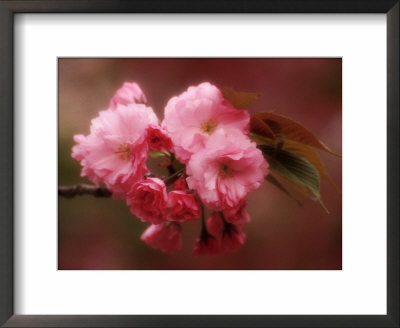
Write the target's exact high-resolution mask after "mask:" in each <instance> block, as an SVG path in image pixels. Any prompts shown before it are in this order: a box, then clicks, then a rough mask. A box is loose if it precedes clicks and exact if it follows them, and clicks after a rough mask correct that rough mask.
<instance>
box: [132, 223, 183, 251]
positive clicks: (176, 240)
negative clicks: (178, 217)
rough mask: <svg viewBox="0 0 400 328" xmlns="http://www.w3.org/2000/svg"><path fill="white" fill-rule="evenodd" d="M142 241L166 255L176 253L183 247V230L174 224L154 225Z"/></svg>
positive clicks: (143, 236)
mask: <svg viewBox="0 0 400 328" xmlns="http://www.w3.org/2000/svg"><path fill="white" fill-rule="evenodd" d="M140 239H141V240H143V241H144V242H145V243H146V244H148V245H150V246H151V247H152V248H154V249H158V250H160V251H163V252H166V253H172V252H175V251H177V250H178V249H180V248H181V246H182V236H181V228H180V226H179V224H177V223H174V222H164V223H160V224H152V225H150V226H149V227H148V228H147V229H146V230H145V232H143V234H142V236H141V237H140Z"/></svg>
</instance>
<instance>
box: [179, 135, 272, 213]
mask: <svg viewBox="0 0 400 328" xmlns="http://www.w3.org/2000/svg"><path fill="white" fill-rule="evenodd" d="M186 172H187V174H188V175H189V177H188V178H187V179H186V181H187V183H188V186H189V188H191V189H195V190H196V191H197V193H198V195H199V196H200V198H201V200H202V201H203V203H205V204H206V205H207V206H208V207H210V208H212V209H215V210H226V209H228V208H233V207H236V206H238V205H239V204H240V202H242V201H243V199H244V198H245V196H246V195H247V193H248V192H250V191H252V190H255V189H257V188H258V187H259V186H260V185H261V183H262V182H263V181H264V177H265V175H266V174H267V172H268V164H267V162H266V161H265V159H264V157H263V155H262V153H261V151H260V150H259V149H257V147H256V144H255V143H253V142H251V141H250V139H249V138H248V137H247V136H245V135H243V134H241V133H229V134H227V133H225V132H224V131H220V132H218V133H215V134H213V135H212V136H211V137H210V139H209V140H208V143H207V146H206V148H204V149H203V150H201V151H199V152H198V153H196V154H194V155H193V156H192V157H191V159H190V161H189V164H188V166H187V170H186Z"/></svg>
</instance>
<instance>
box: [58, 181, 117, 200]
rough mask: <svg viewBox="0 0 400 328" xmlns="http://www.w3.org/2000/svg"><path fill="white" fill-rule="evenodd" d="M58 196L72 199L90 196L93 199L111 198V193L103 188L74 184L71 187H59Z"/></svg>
mask: <svg viewBox="0 0 400 328" xmlns="http://www.w3.org/2000/svg"><path fill="white" fill-rule="evenodd" d="M58 195H59V196H62V197H66V198H72V197H75V196H81V195H92V196H94V197H111V195H112V193H111V191H110V190H108V189H107V187H105V186H93V185H88V184H76V185H73V186H59V187H58Z"/></svg>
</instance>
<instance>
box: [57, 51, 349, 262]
mask: <svg viewBox="0 0 400 328" xmlns="http://www.w3.org/2000/svg"><path fill="white" fill-rule="evenodd" d="M341 74H342V65H341V59H336V58H324V59H314V58H307V59H271V58H269V59H150V58H149V59H72V58H70V59H59V108H58V110H59V152H58V160H59V184H60V185H70V184H74V183H81V182H88V181H87V180H86V179H84V178H81V177H80V166H79V163H77V162H76V161H75V160H73V159H72V158H71V148H72V146H73V140H72V136H73V135H74V134H76V133H84V134H87V133H88V132H89V126H90V120H91V119H92V118H94V117H95V116H96V115H97V113H98V112H99V110H103V109H106V108H107V105H108V103H109V100H110V98H111V97H112V95H113V93H114V92H115V90H116V89H117V88H118V87H119V86H120V85H121V84H122V83H123V82H124V81H126V80H130V81H136V82H138V83H139V85H140V86H141V87H142V89H143V91H144V92H145V94H146V96H147V99H148V102H149V105H150V106H152V107H153V109H154V110H155V112H156V113H157V114H158V116H159V118H160V119H162V117H163V114H162V113H163V108H164V106H165V105H166V103H167V101H168V99H169V98H170V97H172V96H174V95H177V94H179V93H181V92H182V91H184V90H185V89H186V88H187V87H188V86H189V85H195V84H198V83H200V82H204V81H209V82H211V83H213V84H215V85H217V86H230V87H232V88H234V89H236V90H239V91H254V92H259V93H261V96H260V98H259V99H258V100H257V101H256V102H255V103H254V104H253V105H252V106H251V107H250V109H249V111H250V112H257V111H269V110H274V111H275V112H276V113H278V114H282V115H285V116H287V117H289V118H291V119H294V120H296V121H298V122H299V123H301V124H303V125H304V126H305V127H307V128H308V129H310V130H311V131H312V132H313V133H314V134H316V135H317V136H318V137H319V138H320V139H321V140H322V141H323V142H324V143H325V144H327V145H328V146H329V147H330V148H331V149H332V150H333V151H335V152H338V153H341V144H342V123H341V122H342V108H341V106H342V104H341V103H342V94H341V90H342V75H341ZM320 155H321V158H322V160H323V162H324V163H325V165H326V168H327V171H328V173H329V174H330V176H331V178H332V179H333V181H334V182H335V183H336V184H337V185H338V186H339V187H340V188H341V177H342V167H341V159H340V158H336V157H333V156H331V155H329V154H326V153H320ZM321 193H322V198H323V200H324V203H325V204H326V206H327V207H328V208H329V210H330V212H331V213H330V214H326V213H325V211H324V210H323V209H322V208H321V206H320V205H319V204H318V203H317V202H314V201H312V200H308V199H306V198H304V197H303V196H302V195H299V194H296V195H297V197H298V198H299V199H300V200H301V201H302V202H303V204H304V208H301V207H299V206H298V205H297V204H296V203H295V202H294V201H293V200H291V199H290V198H288V197H287V196H286V195H284V194H283V193H282V192H281V191H279V190H278V189H276V188H275V187H274V186H272V185H270V184H268V183H264V184H263V186H262V187H261V188H260V189H259V190H257V191H254V192H252V193H250V194H249V196H248V211H249V213H250V216H251V218H252V222H251V223H250V224H248V225H247V226H246V227H245V232H246V234H247V241H246V243H245V245H244V246H243V247H242V248H241V249H240V250H239V251H238V252H236V253H232V254H224V255H218V256H205V257H193V255H192V247H193V243H194V239H195V238H196V236H197V235H198V234H199V230H200V221H195V222H189V223H185V224H184V225H183V248H182V250H181V251H179V252H177V253H174V254H164V253H161V252H159V251H156V250H153V249H151V248H150V247H148V246H147V245H146V244H144V243H143V242H141V241H140V235H141V233H142V232H143V231H144V230H145V228H146V226H147V225H146V224H144V223H141V222H140V221H139V220H138V219H136V218H135V217H134V216H133V215H131V214H130V212H129V209H128V207H127V206H126V205H125V204H124V202H123V201H120V200H112V199H99V198H93V197H91V196H81V197H78V198H74V199H64V198H60V197H59V203H58V206H59V207H58V208H59V218H58V221H59V222H58V228H59V229H58V240H59V248H58V256H59V258H58V260H59V269H75V270H79V269H281V270H292V269H295V270H302V269H341V263H342V214H341V213H342V200H341V199H342V197H341V195H340V194H338V193H336V191H335V190H333V189H332V188H331V187H330V186H329V185H328V184H327V183H325V182H322V186H321Z"/></svg>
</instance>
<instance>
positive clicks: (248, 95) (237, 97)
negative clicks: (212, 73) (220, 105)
mask: <svg viewBox="0 0 400 328" xmlns="http://www.w3.org/2000/svg"><path fill="white" fill-rule="evenodd" d="M220 90H221V92H222V94H223V96H224V98H225V99H226V100H228V101H229V102H230V103H231V104H232V105H233V106H235V107H236V108H239V109H247V108H249V107H250V105H251V104H252V103H253V102H254V101H255V100H256V99H257V98H258V97H259V96H260V94H258V93H254V92H239V91H235V90H233V89H232V88H229V87H222V88H220Z"/></svg>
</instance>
